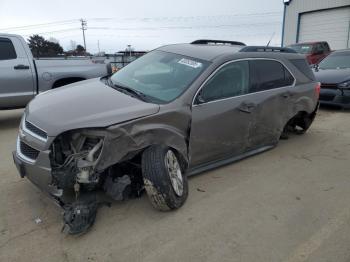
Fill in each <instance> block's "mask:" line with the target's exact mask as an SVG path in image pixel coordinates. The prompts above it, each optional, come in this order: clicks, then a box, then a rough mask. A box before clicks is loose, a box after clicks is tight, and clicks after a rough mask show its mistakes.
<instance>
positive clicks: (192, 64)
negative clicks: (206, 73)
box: [178, 58, 202, 68]
mask: <svg viewBox="0 0 350 262" xmlns="http://www.w3.org/2000/svg"><path fill="white" fill-rule="evenodd" d="M178 63H179V64H182V65H187V66H190V67H193V68H199V67H202V63H199V62H196V61H193V60H190V59H187V58H182V59H181V60H180V61H179V62H178Z"/></svg>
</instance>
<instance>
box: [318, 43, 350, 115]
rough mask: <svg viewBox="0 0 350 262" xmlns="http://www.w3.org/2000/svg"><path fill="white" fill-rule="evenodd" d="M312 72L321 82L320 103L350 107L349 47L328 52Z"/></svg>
mask: <svg viewBox="0 0 350 262" xmlns="http://www.w3.org/2000/svg"><path fill="white" fill-rule="evenodd" d="M314 73H315V76H316V79H317V80H318V81H319V82H321V93H320V102H321V104H324V105H335V106H340V107H342V108H350V49H347V50H339V51H335V52H333V53H332V54H330V55H329V56H327V57H326V58H325V59H324V60H322V62H321V63H320V64H319V65H317V66H316V68H315V72H314Z"/></svg>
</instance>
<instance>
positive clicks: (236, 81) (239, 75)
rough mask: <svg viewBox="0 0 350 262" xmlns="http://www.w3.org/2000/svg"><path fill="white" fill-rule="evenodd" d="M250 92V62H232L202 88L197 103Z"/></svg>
mask: <svg viewBox="0 0 350 262" xmlns="http://www.w3.org/2000/svg"><path fill="white" fill-rule="evenodd" d="M248 91H249V63H248V61H239V62H232V63H230V64H228V65H226V66H224V67H222V68H221V69H220V70H219V71H218V72H217V73H216V74H215V75H214V76H213V77H212V78H211V79H210V80H209V81H208V82H207V83H206V84H205V86H204V87H203V88H202V90H201V91H200V93H199V96H200V99H198V97H197V102H198V101H201V102H210V101H213V100H218V99H222V98H228V97H234V96H239V95H243V94H247V93H248Z"/></svg>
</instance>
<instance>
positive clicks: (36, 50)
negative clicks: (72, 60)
mask: <svg viewBox="0 0 350 262" xmlns="http://www.w3.org/2000/svg"><path fill="white" fill-rule="evenodd" d="M28 45H29V48H30V50H31V51H32V53H33V55H34V56H35V57H43V56H57V55H60V54H63V48H62V46H61V45H60V44H59V43H54V42H51V41H48V40H45V38H44V37H42V36H40V35H32V36H30V37H29V39H28Z"/></svg>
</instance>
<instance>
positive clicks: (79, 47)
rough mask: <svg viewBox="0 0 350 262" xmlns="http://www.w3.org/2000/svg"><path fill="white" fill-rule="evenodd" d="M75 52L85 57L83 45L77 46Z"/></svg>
mask: <svg viewBox="0 0 350 262" xmlns="http://www.w3.org/2000/svg"><path fill="white" fill-rule="evenodd" d="M75 52H76V54H77V55H85V48H84V47H83V46H82V45H77V48H75Z"/></svg>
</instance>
